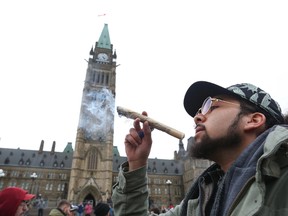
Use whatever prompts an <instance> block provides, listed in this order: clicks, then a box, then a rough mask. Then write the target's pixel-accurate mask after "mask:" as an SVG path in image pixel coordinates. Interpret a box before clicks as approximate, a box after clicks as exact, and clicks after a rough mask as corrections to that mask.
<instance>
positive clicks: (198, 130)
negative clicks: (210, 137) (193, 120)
mask: <svg viewBox="0 0 288 216" xmlns="http://www.w3.org/2000/svg"><path fill="white" fill-rule="evenodd" d="M204 130H205V127H204V126H202V125H196V127H195V133H198V132H200V131H204Z"/></svg>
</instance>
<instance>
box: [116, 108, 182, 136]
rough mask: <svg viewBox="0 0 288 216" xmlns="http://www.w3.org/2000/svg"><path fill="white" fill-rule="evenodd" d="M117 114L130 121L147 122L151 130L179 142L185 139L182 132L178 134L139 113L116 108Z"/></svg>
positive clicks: (174, 130) (176, 131) (172, 129)
mask: <svg viewBox="0 0 288 216" xmlns="http://www.w3.org/2000/svg"><path fill="white" fill-rule="evenodd" d="M117 112H118V114H119V115H120V116H125V117H127V118H130V119H136V118H139V119H140V121H141V122H142V123H143V122H145V121H148V123H149V125H150V127H151V128H153V129H157V130H160V131H162V132H165V133H167V134H169V135H171V136H173V137H176V138H178V139H180V140H182V139H183V138H184V137H185V134H184V133H182V132H180V131H178V130H176V129H174V128H172V127H169V126H168V125H165V124H163V123H161V122H159V121H156V120H154V119H152V118H150V117H148V116H144V115H142V114H140V113H137V112H135V111H133V110H130V109H127V108H124V107H120V106H117ZM143 135H144V134H143ZM142 138H143V137H142Z"/></svg>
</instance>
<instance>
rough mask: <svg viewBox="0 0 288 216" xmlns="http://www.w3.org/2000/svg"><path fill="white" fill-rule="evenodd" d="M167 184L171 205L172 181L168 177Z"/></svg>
mask: <svg viewBox="0 0 288 216" xmlns="http://www.w3.org/2000/svg"><path fill="white" fill-rule="evenodd" d="M166 184H167V185H168V195H169V206H170V205H171V204H172V203H171V193H170V186H171V184H172V182H171V181H170V180H169V179H168V180H167V181H166Z"/></svg>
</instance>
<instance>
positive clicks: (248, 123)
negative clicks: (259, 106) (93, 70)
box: [244, 112, 266, 130]
mask: <svg viewBox="0 0 288 216" xmlns="http://www.w3.org/2000/svg"><path fill="white" fill-rule="evenodd" d="M265 123H266V116H265V115H264V114H263V113H260V112H255V113H251V114H249V115H247V116H246V118H245V126H244V130H255V129H261V130H263V129H264V128H265Z"/></svg>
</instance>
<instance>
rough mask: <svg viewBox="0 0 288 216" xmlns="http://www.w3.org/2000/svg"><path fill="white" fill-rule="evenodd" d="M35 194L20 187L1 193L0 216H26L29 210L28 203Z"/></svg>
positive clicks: (6, 189)
mask: <svg viewBox="0 0 288 216" xmlns="http://www.w3.org/2000/svg"><path fill="white" fill-rule="evenodd" d="M33 198H35V195H34V194H29V193H28V191H26V190H23V189H22V188H18V187H7V188H5V189H3V190H2V191H1V192H0V216H24V215H25V213H26V212H27V211H28V210H29V208H28V205H27V202H29V201H31V200H32V199H33Z"/></svg>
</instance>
